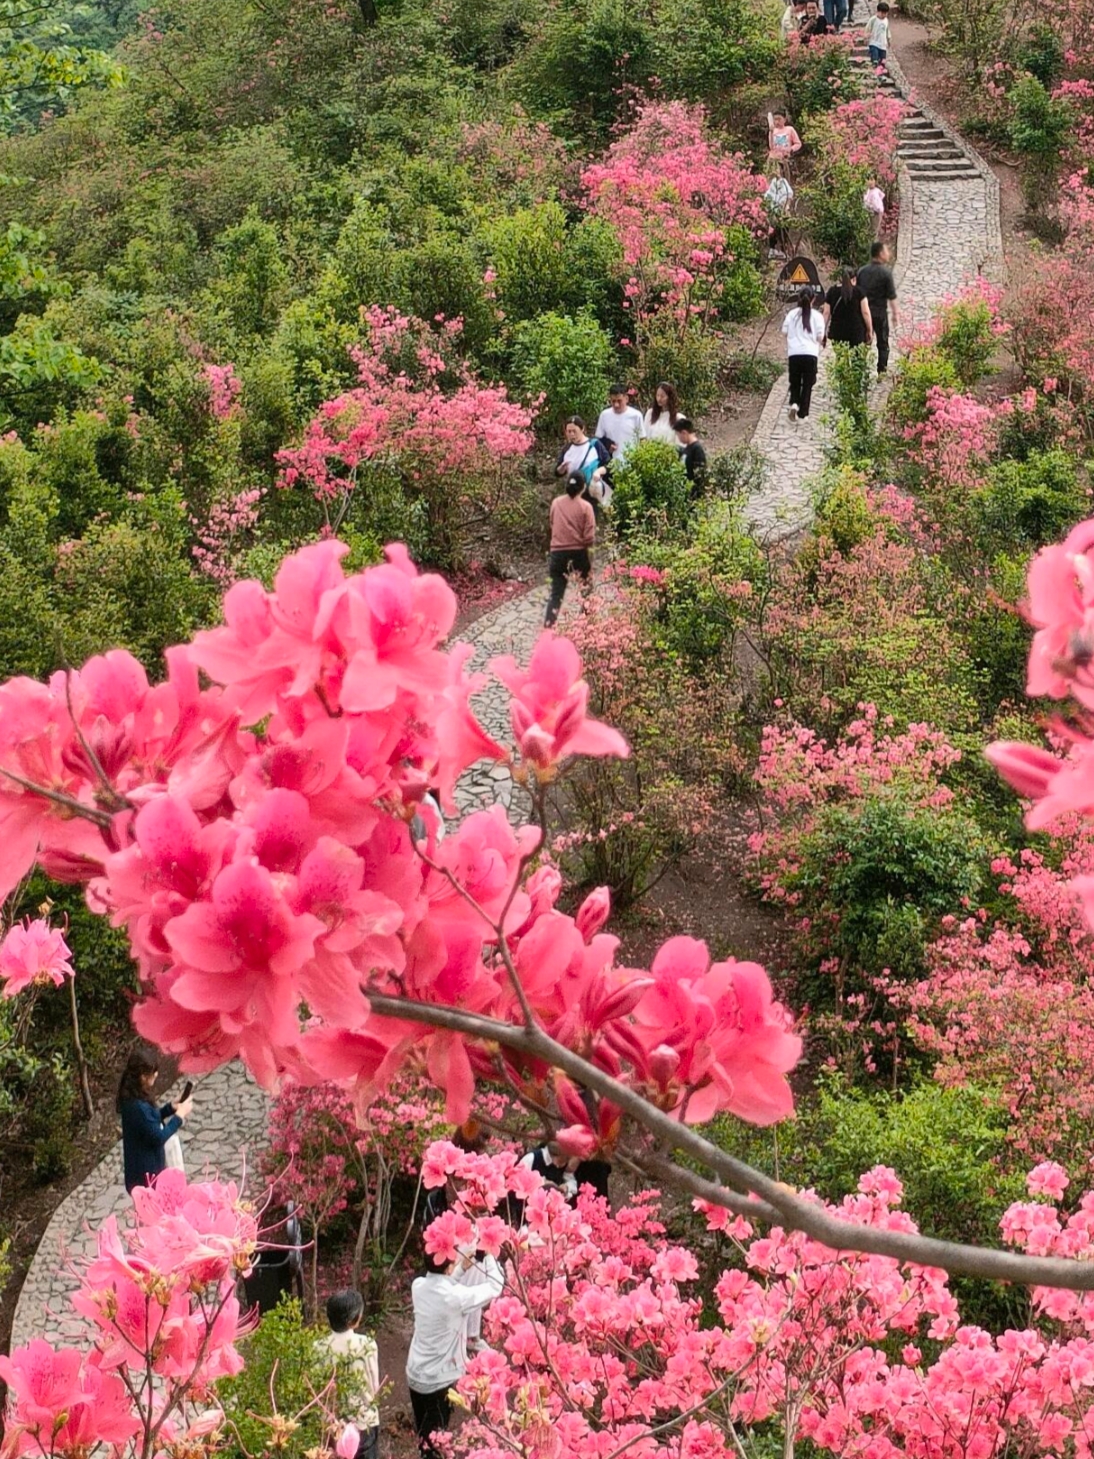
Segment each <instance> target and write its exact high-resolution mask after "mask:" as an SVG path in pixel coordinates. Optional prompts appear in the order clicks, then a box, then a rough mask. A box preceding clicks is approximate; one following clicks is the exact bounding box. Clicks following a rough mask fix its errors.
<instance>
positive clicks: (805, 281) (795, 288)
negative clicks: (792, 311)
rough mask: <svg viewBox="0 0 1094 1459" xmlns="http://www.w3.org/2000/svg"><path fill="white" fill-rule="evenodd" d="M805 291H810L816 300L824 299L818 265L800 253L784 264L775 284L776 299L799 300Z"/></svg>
mask: <svg viewBox="0 0 1094 1459" xmlns="http://www.w3.org/2000/svg"><path fill="white" fill-rule="evenodd" d="M803 289H808V290H809V292H810V293H811V294H812V295H813V296H814V297H815V298H818V299H822V298H823V297H824V289H823V287H822V286H821V281H820V274H819V273H818V272H817V265H816V264H815V263H814V262H813V260H812V259H811V258H806V256H805V254H803V253H799V254H797V255H796V256H795V257H794V258H788V259H787V261H786V263H784V264H783V266H782V269H781V271H780V273H779V277H778V279H777V280H776V283H775V297H776V298H777V299H785V300H791V299H797V297H798V295H799V294H800V293H801V291H802V290H803Z"/></svg>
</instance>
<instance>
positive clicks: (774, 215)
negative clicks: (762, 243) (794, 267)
mask: <svg viewBox="0 0 1094 1459" xmlns="http://www.w3.org/2000/svg"><path fill="white" fill-rule="evenodd" d="M793 201H794V189H793V188H792V187H791V186H790V184H789V183H788V182H787V180H786V178H785V177H783V175H782V174H781V173H779V172H776V173H775V175H774V177H772V178H771V180H770V182H769V183H768V184H767V191H766V192H765V193H764V196H763V204H764V207H765V208H766V209H767V216H768V219H769V220H770V223H771V232H770V234H769V235H768V240H767V248H768V257H769V258H785V257H786V255H787V251H788V249H789V247H790V235H789V231H788V225H789V222H790V204H791V203H792V202H793Z"/></svg>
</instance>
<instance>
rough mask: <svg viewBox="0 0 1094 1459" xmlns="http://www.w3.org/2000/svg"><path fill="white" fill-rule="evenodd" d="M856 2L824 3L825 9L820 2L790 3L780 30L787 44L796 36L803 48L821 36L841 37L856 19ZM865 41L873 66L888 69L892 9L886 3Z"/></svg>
mask: <svg viewBox="0 0 1094 1459" xmlns="http://www.w3.org/2000/svg"><path fill="white" fill-rule="evenodd" d="M854 9H855V0H824V3H823V8H822V6H821V5H820V4H819V3H818V0H790V3H789V4H788V5H787V6H786V9H785V10H784V11H783V13H782V20H781V21H780V22H779V29H780V31H781V33H782V38H783V40H784V41H789V40H790V37H791V36H797V37H798V39H799V40H800V41H801V42H802V43H803V44H804V45H808V44H809V43H810V41H812V40H815V39H816V37H817V36H820V35H839V33H840V31H841V30H842V29H843V27H844V26H845V25H846V24H847V23H848V22H849V21H851V20H853V19H854ZM865 40H866V45H867V47H868V49H869V52H870V64H871V65H872V66H874V67H881V66H884V65H885V56H886V53H887V52H888V49H889V6H888V4H887V3H886V0H882V3H881V4H880V5H878V7H877V10H876V11H875V13H874V14H873V15H871V17H870V19H869V20H868V21H867V22H866V26H865Z"/></svg>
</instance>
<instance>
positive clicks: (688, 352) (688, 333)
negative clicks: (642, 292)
mask: <svg viewBox="0 0 1094 1459" xmlns="http://www.w3.org/2000/svg"><path fill="white" fill-rule="evenodd" d="M721 355H722V344H721V341H720V339H719V338H718V336H717V335H715V334H713V333H712V332H711V331H710V330H709V329H705V328H704V327H703V326H702V325H701V324H700V323H699V322H698V321H697V320H693V319H689V320H687V321H686V322H685V323H683V324H681V323H680V321H679V320H678V319H677V318H676V317H675V315H673V314H672V313H671V311H667V310H666V311H665V312H663V313H658V314H654V315H651V317H650V318H649V319H648V320H647V321H646V323H645V327H644V333H643V335H642V339H641V341H640V344H639V349H638V360H637V365H636V375H637V379H636V382H635V383H636V386H637V389H638V394H639V396H640V398H641V399H643V400H646V399H649V400H652V399H653V393H654V391H655V390H656V389H657V384H658V381H660V380H671V381H672V382H673V384H674V385H675V386H676V390H677V393H678V394H679V396H680V400H681V402H682V404H683V406H684V409H685V410H687V412H688V413H689V415H693V416H695V415H701V414H702V412H703V411H704V410H705V409H706V408H707V406H708V405H710V404H711V402H712V401H713V400H715V399H716V398H717V394H718V377H719V374H720V370H721Z"/></svg>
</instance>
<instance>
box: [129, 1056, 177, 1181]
mask: <svg viewBox="0 0 1094 1459" xmlns="http://www.w3.org/2000/svg"><path fill="white" fill-rule="evenodd" d="M159 1072H160V1062H159V1058H158V1057H157V1055H156V1054H155V1053H154V1052H153V1051H152V1050H151V1049H134V1050H133V1052H132V1053H131V1054H130V1055H129V1059H128V1061H127V1062H126V1066H125V1068H124V1069H123V1070H122V1077H121V1080H120V1082H119V1084H118V1098H117V1110H118V1113H119V1114H120V1115H121V1119H122V1165H123V1168H124V1172H125V1188H126V1190H127V1191H129V1192H130V1193H132V1192H133V1191H134V1190H135V1189H136V1187H137V1186H139V1185H147V1184H148V1183H149V1181H152V1180H155V1178H156V1176H157V1175H159V1173H160V1171H162V1170H164V1169H166V1166H167V1157H166V1155H165V1154H164V1146H165V1145H166V1144H167V1142H168V1140H170V1138H171V1136H172V1135H176V1134H178V1132H179V1130H180V1129H181V1128H182V1123H183V1121H184V1120H185V1119H186V1118H187V1117H188V1116H189V1114H190V1110H191V1108H192V1107H193V1100H192V1099H191V1098H190V1096H189V1094H187V1095H186V1097H185V1098H184V1099H181V1100H180V1101H179V1103H178V1104H177V1105H173V1104H165V1105H161V1106H158V1107H157V1106H156V1105H155V1104H153V1102H152V1090H153V1088H154V1087H155V1083H156V1078H157V1076H158V1075H159Z"/></svg>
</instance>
